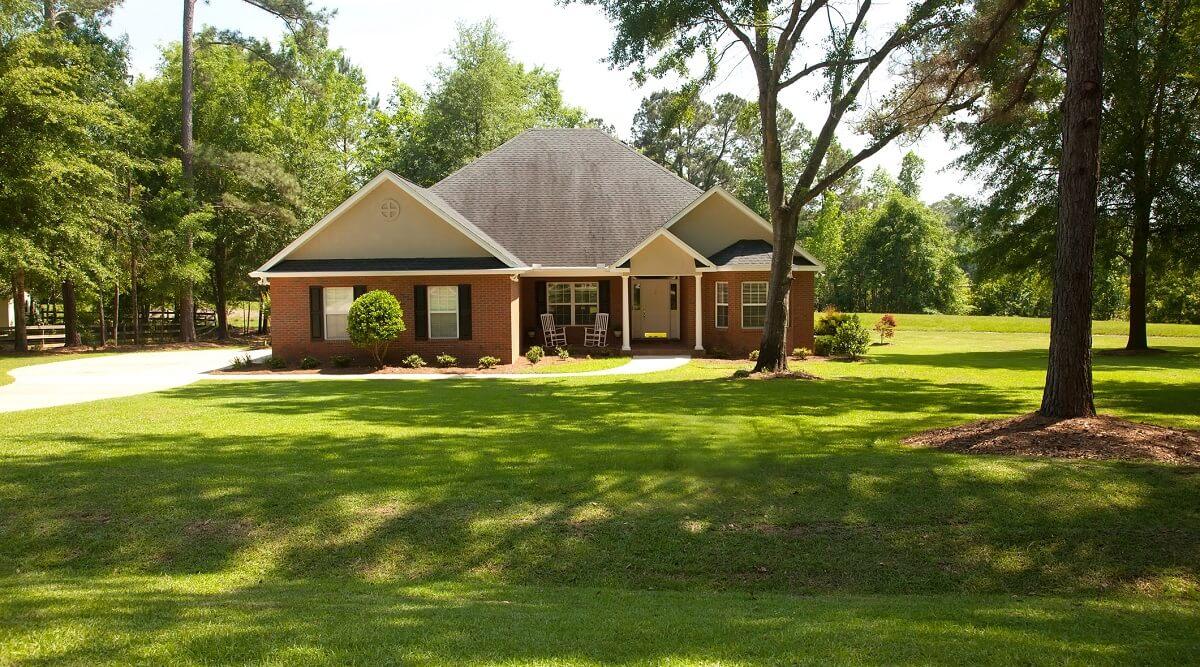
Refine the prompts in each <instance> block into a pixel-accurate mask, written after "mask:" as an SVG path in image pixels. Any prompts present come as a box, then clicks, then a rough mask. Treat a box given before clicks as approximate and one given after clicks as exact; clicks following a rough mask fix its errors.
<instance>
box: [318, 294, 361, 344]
mask: <svg viewBox="0 0 1200 667" xmlns="http://www.w3.org/2000/svg"><path fill="white" fill-rule="evenodd" d="M329 290H350V303H351V304H353V303H354V288H353V287H322V288H321V338H322V339H323V340H350V326H349V322H348V321H347V326H346V335H345V336H330V335H329V316H330V315H331V314H332V315H342V314H343V313H330V312H329ZM349 314H350V309H349V308H347V309H346V312H345V315H347V316H349ZM347 320H349V317H347Z"/></svg>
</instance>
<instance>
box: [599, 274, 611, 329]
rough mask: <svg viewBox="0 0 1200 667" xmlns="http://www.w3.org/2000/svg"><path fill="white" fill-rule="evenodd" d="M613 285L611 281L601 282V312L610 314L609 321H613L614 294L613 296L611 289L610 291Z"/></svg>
mask: <svg viewBox="0 0 1200 667" xmlns="http://www.w3.org/2000/svg"><path fill="white" fill-rule="evenodd" d="M611 284H612V281H611V280H601V281H600V312H602V313H609V317H608V319H609V321H612V310H611V309H612V294H611V289H610V287H611Z"/></svg>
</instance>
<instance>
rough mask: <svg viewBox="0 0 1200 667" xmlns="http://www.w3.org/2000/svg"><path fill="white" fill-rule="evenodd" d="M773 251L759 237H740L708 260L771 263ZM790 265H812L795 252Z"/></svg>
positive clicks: (726, 263)
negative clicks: (740, 238)
mask: <svg viewBox="0 0 1200 667" xmlns="http://www.w3.org/2000/svg"><path fill="white" fill-rule="evenodd" d="M773 255H774V252H773V251H772V249H771V243H770V242H769V241H762V240H759V239H742V240H740V241H735V242H734V243H732V244H731V245H729V246H727V247H725V248H723V249H721V250H718V251H717V252H715V253H713V254H712V255H710V256H709V258H708V261H710V262H712V263H713V264H715V265H717V266H751V265H755V266H763V265H766V264H770V263H771V257H772V256H773ZM792 266H814V264H813V263H812V262H811V261H809V260H808V259H807V258H806V257H804V256H803V255H801V254H799V253H796V254H795V255H794V256H793V257H792Z"/></svg>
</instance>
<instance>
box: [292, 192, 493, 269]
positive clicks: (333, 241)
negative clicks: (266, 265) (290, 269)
mask: <svg viewBox="0 0 1200 667" xmlns="http://www.w3.org/2000/svg"><path fill="white" fill-rule="evenodd" d="M388 199H393V200H395V201H396V203H397V204H399V205H400V214H399V215H398V216H396V217H395V218H393V219H391V220H387V219H385V218H384V217H383V215H382V213H381V212H380V207H381V205H382V204H383V203H384V202H385V201H386V200H388ZM490 256H491V253H489V252H488V251H487V250H485V249H483V248H482V247H480V246H479V245H478V244H477V243H475V242H474V241H472V240H471V239H470V238H469V237H467V235H465V234H463V233H462V232H460V231H458V230H457V229H455V228H454V227H453V226H451V225H450V224H449V223H447V222H446V221H445V220H442V219H441V218H440V217H438V215H437V214H436V213H434V212H433V211H431V210H429V208H428V207H427V206H426V205H425V204H424V203H422V202H420V201H418V200H417V199H415V198H414V197H413V196H412V195H410V194H408V193H407V192H405V191H404V190H402V189H400V188H399V187H398V186H396V185H395V184H393V183H390V182H385V183H382V184H381V185H380V186H379V187H377V188H375V190H374V191H372V192H370V193H368V194H367V195H366V196H365V197H363V198H362V199H361V200H360V201H359V202H357V203H356V204H355V205H354V206H351V207H350V208H349V209H347V210H346V211H344V212H343V213H342V214H341V215H340V216H338V217H337V219H335V220H333V221H332V222H330V223H329V225H328V226H326V227H325V228H324V229H322V230H321V231H320V232H318V233H317V234H316V236H313V237H312V238H311V239H309V240H308V241H306V242H305V243H304V244H303V245H301V246H300V247H299V248H296V249H295V250H294V251H292V252H291V253H290V254H289V255H288V257H287V258H288V259H368V258H379V257H490Z"/></svg>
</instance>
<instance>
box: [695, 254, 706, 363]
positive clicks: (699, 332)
mask: <svg viewBox="0 0 1200 667" xmlns="http://www.w3.org/2000/svg"><path fill="white" fill-rule="evenodd" d="M700 275H701V274H699V273H697V274H696V351H697V352H703V351H704V308H703V305H702V304H703V303H704V299H702V298H700V297H702V296H703V293H702V292H701V289H702V288H701V287H700Z"/></svg>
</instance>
